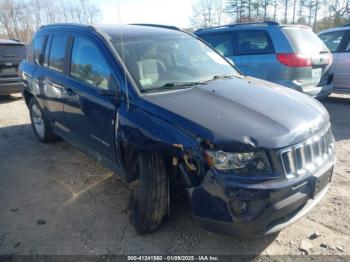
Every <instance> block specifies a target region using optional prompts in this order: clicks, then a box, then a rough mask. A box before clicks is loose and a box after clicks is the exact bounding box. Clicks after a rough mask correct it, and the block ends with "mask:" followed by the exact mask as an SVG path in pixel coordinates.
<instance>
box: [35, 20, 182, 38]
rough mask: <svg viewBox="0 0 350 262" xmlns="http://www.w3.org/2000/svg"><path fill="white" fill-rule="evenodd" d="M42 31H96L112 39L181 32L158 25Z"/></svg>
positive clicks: (67, 26)
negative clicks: (121, 36)
mask: <svg viewBox="0 0 350 262" xmlns="http://www.w3.org/2000/svg"><path fill="white" fill-rule="evenodd" d="M40 29H41V30H46V29H67V30H74V29H75V30H83V31H94V32H99V33H102V34H107V35H109V36H110V37H111V38H116V37H118V38H119V36H120V35H121V34H122V35H123V37H124V38H132V37H140V36H141V37H142V36H143V35H144V36H150V35H151V36H152V35H155V34H157V35H160V34H174V33H175V34H176V33H180V32H181V30H180V29H179V28H177V27H174V26H167V25H156V24H130V25H121V24H110V25H83V24H70V23H62V24H51V25H45V26H42V27H41V28H40Z"/></svg>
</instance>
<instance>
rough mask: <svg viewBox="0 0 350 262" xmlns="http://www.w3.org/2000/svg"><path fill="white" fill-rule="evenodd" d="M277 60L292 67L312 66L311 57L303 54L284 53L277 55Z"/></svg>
mask: <svg viewBox="0 0 350 262" xmlns="http://www.w3.org/2000/svg"><path fill="white" fill-rule="evenodd" d="M277 60H278V61H279V62H280V63H281V64H283V65H285V66H290V67H306V66H311V57H309V56H307V55H302V54H293V53H282V54H277Z"/></svg>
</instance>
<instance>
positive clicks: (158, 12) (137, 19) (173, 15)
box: [92, 0, 193, 28]
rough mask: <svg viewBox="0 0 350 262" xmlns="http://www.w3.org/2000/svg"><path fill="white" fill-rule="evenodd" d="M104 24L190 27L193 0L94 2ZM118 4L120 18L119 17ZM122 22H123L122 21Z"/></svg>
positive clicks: (100, 0)
mask: <svg viewBox="0 0 350 262" xmlns="http://www.w3.org/2000/svg"><path fill="white" fill-rule="evenodd" d="M92 2H94V3H95V4H96V5H97V6H98V7H99V8H100V9H101V12H102V20H101V22H100V23H102V24H118V23H120V22H121V23H122V24H130V23H153V24H164V25H174V26H177V27H182V28H186V27H190V20H189V17H190V15H191V10H192V3H193V0H93V1H92ZM118 2H119V7H120V16H121V19H119V15H118ZM120 20H121V21H120Z"/></svg>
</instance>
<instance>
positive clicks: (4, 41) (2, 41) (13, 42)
mask: <svg viewBox="0 0 350 262" xmlns="http://www.w3.org/2000/svg"><path fill="white" fill-rule="evenodd" d="M0 44H2V45H24V44H23V43H21V42H19V41H16V40H9V39H0Z"/></svg>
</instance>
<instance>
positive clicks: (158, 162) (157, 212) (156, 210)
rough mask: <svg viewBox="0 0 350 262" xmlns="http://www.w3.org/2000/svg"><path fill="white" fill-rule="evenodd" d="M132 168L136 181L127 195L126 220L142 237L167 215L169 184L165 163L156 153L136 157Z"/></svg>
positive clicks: (155, 227) (154, 228)
mask: <svg viewBox="0 0 350 262" xmlns="http://www.w3.org/2000/svg"><path fill="white" fill-rule="evenodd" d="M136 165H137V168H136V169H137V172H138V179H137V180H136V181H135V182H133V185H134V187H133V188H132V191H131V194H130V202H129V218H130V223H131V224H132V225H133V227H134V228H135V230H136V232H137V233H139V234H141V235H143V234H146V233H150V232H152V231H154V230H156V229H157V228H158V227H159V225H160V224H161V222H162V220H163V218H164V216H165V215H166V214H167V211H168V204H169V187H168V186H169V185H168V176H167V172H166V171H167V170H166V167H165V163H164V161H163V159H162V158H161V157H160V156H159V155H158V154H154V153H142V154H139V155H138V157H137V161H136Z"/></svg>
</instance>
